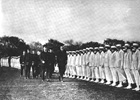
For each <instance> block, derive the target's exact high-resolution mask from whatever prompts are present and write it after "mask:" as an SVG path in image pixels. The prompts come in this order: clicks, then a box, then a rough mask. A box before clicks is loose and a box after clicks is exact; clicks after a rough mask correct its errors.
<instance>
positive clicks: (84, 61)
mask: <svg viewBox="0 0 140 100" xmlns="http://www.w3.org/2000/svg"><path fill="white" fill-rule="evenodd" d="M86 56H87V53H84V55H83V75H84V77H86Z"/></svg>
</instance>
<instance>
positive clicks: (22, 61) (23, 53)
mask: <svg viewBox="0 0 140 100" xmlns="http://www.w3.org/2000/svg"><path fill="white" fill-rule="evenodd" d="M25 56H26V51H23V52H22V55H21V56H20V66H21V71H20V76H23V73H24V69H25Z"/></svg>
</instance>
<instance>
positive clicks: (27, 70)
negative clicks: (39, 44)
mask: <svg viewBox="0 0 140 100" xmlns="http://www.w3.org/2000/svg"><path fill="white" fill-rule="evenodd" d="M25 63H26V67H25V77H26V79H27V78H30V70H31V65H32V61H31V53H30V49H27V53H26V57H25Z"/></svg>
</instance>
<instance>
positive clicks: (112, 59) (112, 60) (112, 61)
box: [109, 46, 118, 86]
mask: <svg viewBox="0 0 140 100" xmlns="http://www.w3.org/2000/svg"><path fill="white" fill-rule="evenodd" d="M111 52H112V53H111V56H110V64H109V66H110V69H111V73H112V78H113V83H112V84H111V86H116V83H117V82H118V74H117V70H116V61H117V60H116V47H115V46H111Z"/></svg>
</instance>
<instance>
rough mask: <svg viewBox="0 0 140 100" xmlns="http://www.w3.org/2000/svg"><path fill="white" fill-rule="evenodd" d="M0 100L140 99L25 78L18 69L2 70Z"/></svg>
mask: <svg viewBox="0 0 140 100" xmlns="http://www.w3.org/2000/svg"><path fill="white" fill-rule="evenodd" d="M0 100H140V92H135V91H132V90H126V89H123V88H116V87H111V86H108V85H104V84H98V83H93V82H86V81H82V80H77V79H69V78H65V79H64V82H59V80H58V74H57V73H54V74H53V77H52V80H50V81H49V82H47V81H44V82H42V81H41V79H40V78H39V79H27V80H26V79H24V78H23V77H20V70H18V69H14V68H7V67H3V70H2V72H1V75H0Z"/></svg>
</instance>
